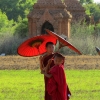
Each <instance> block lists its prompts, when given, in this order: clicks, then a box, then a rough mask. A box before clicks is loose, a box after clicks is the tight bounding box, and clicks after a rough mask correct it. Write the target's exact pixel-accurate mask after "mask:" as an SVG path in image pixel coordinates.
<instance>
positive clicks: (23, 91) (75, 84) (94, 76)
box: [0, 70, 100, 100]
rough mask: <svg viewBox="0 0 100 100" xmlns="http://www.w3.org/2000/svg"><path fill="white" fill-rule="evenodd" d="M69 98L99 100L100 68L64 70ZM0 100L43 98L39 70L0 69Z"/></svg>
mask: <svg viewBox="0 0 100 100" xmlns="http://www.w3.org/2000/svg"><path fill="white" fill-rule="evenodd" d="M66 76H67V82H68V84H69V88H70V90H71V92H72V96H71V99H70V100H100V70H66ZM0 100H44V80H43V75H41V74H40V72H39V70H35V71H34V70H1V71H0Z"/></svg>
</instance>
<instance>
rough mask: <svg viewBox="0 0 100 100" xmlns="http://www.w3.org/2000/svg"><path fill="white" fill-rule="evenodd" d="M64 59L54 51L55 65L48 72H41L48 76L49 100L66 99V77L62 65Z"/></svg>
mask: <svg viewBox="0 0 100 100" xmlns="http://www.w3.org/2000/svg"><path fill="white" fill-rule="evenodd" d="M64 59H65V58H64V56H62V55H61V54H59V53H56V54H55V57H54V64H55V65H54V66H53V67H52V68H51V69H50V70H49V73H47V72H43V73H44V75H45V76H46V77H48V78H49V80H48V84H47V91H48V94H49V95H51V100H68V99H67V94H68V93H67V92H68V91H67V85H66V77H65V73H64V66H63V63H64ZM49 63H51V62H49Z"/></svg>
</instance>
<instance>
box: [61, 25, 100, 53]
mask: <svg viewBox="0 0 100 100" xmlns="http://www.w3.org/2000/svg"><path fill="white" fill-rule="evenodd" d="M94 27H95V26H94V25H86V24H85V23H83V24H82V25H81V24H80V23H74V24H72V26H71V37H70V38H69V41H70V43H72V44H73V45H74V46H75V47H76V48H77V49H79V50H80V51H81V52H82V54H85V55H95V54H97V52H96V50H95V47H96V46H97V47H100V29H99V28H98V29H96V30H94ZM60 51H61V52H62V53H64V54H76V53H75V52H73V51H72V50H70V49H68V48H67V47H64V48H62V49H61V50H60Z"/></svg>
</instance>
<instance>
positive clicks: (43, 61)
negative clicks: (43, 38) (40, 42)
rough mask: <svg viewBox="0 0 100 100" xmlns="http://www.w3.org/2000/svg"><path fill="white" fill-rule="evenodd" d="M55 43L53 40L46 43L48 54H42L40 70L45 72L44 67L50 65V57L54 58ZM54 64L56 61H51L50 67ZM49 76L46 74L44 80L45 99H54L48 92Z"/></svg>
mask: <svg viewBox="0 0 100 100" xmlns="http://www.w3.org/2000/svg"><path fill="white" fill-rule="evenodd" d="M54 48H55V46H54V44H53V43H52V42H47V43H46V51H47V52H46V54H44V55H43V56H40V70H41V72H44V68H46V66H47V65H48V61H49V60H50V59H52V57H53V56H54ZM53 66H54V62H53V61H51V63H50V65H49V67H50V68H51V67H53ZM48 79H49V78H48V77H46V76H44V82H45V97H44V98H45V100H52V99H51V95H49V94H48V92H47V83H48Z"/></svg>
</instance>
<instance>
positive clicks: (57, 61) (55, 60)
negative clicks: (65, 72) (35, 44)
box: [54, 57, 63, 65]
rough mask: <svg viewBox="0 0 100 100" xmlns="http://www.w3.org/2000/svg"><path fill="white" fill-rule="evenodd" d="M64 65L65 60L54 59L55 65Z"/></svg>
mask: <svg viewBox="0 0 100 100" xmlns="http://www.w3.org/2000/svg"><path fill="white" fill-rule="evenodd" d="M62 63H63V59H62V58H60V57H55V58H54V64H55V65H60V64H62Z"/></svg>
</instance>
